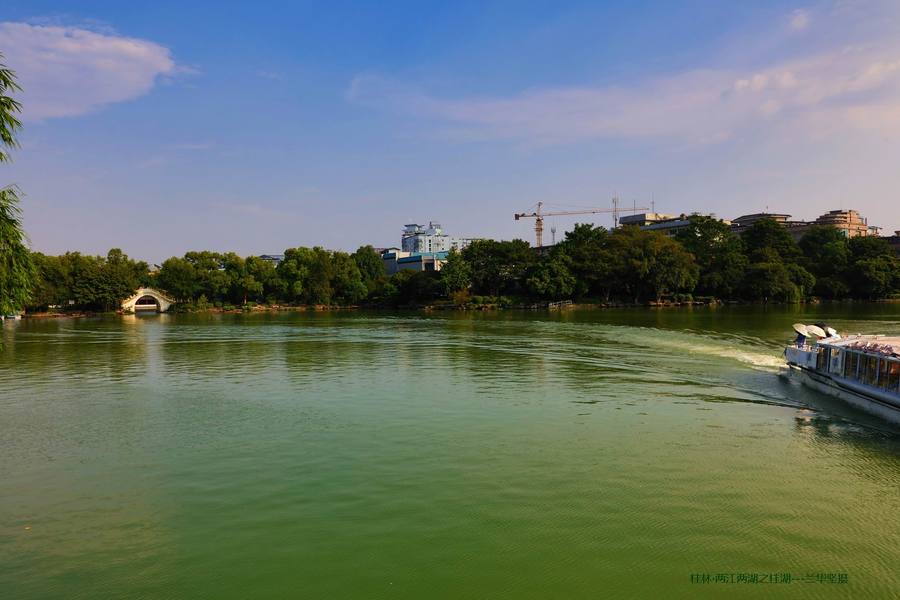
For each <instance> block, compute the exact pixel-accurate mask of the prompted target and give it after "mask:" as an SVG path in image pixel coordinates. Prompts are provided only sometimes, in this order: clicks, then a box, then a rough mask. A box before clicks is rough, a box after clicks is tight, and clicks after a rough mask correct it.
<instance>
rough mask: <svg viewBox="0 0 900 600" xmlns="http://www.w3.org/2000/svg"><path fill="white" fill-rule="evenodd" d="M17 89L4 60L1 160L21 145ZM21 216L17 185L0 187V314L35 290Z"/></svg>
mask: <svg viewBox="0 0 900 600" xmlns="http://www.w3.org/2000/svg"><path fill="white" fill-rule="evenodd" d="M2 58H3V55H2V54H0V59H2ZM17 91H21V88H20V87H19V85H18V83H16V74H15V73H14V72H13V71H12V70H10V69H8V68H7V67H6V66H5V65H4V64H3V63H0V163H3V162H8V161H9V160H10V150H13V149H15V148H17V147H18V145H19V143H18V140H17V139H16V133H17V132H18V131H19V129H20V128H21V127H22V123H21V122H20V121H19V120H18V119H17V118H16V115H17V114H18V113H19V112H21V110H22V105H21V104H19V103H18V102H17V101H16V100H15V99H14V98H12V96H10V94H11V93H13V92H17ZM20 217H21V209H20V208H19V189H18V188H17V187H15V186H8V187H4V188H2V189H0V315H6V314H10V313H13V312H15V311H17V310H19V309H21V308H22V307H23V306H24V305H25V303H26V302H27V301H28V296H29V294H30V292H31V281H32V279H33V274H34V268H33V266H32V263H31V254H30V253H29V251H28V247H27V246H26V245H25V233H24V232H23V231H22V220H21V218H20Z"/></svg>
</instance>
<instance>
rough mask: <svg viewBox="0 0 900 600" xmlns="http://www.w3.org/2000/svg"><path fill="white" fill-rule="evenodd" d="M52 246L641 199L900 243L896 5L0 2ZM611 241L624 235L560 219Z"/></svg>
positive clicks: (251, 242)
mask: <svg viewBox="0 0 900 600" xmlns="http://www.w3.org/2000/svg"><path fill="white" fill-rule="evenodd" d="M0 52H2V53H4V54H5V56H6V58H5V62H6V63H7V64H8V65H9V66H10V67H12V68H14V69H16V70H17V71H18V73H19V76H20V79H21V81H22V84H23V86H24V87H25V88H26V89H25V93H24V94H23V95H22V97H21V100H22V102H23V103H24V105H25V120H26V127H25V130H24V133H23V136H22V141H23V147H22V149H21V150H20V151H18V152H17V154H16V157H15V162H14V163H12V165H8V166H6V167H3V169H2V171H0V175H2V178H0V182H3V183H4V184H5V183H17V184H18V185H19V186H20V187H21V188H22V189H23V191H24V192H25V193H26V195H27V197H26V201H25V206H24V208H25V223H26V226H27V229H28V231H29V234H30V237H31V240H32V245H33V247H34V248H35V249H37V250H41V251H44V252H51V253H57V252H63V251H65V250H68V249H73V250H81V251H83V252H91V253H105V251H106V250H107V249H108V248H110V247H121V248H122V249H124V250H125V251H126V252H127V253H129V254H131V255H132V256H136V257H139V258H144V259H147V260H151V261H159V260H161V259H163V258H165V257H167V256H170V255H180V254H182V253H183V252H185V251H186V250H191V249H215V250H223V251H224V250H234V251H236V252H239V253H241V254H253V253H266V252H278V251H281V250H282V249H284V248H286V247H291V246H300V245H323V246H326V247H329V248H335V249H348V250H352V249H354V248H355V247H356V246H358V245H360V244H363V243H371V244H374V245H376V246H378V245H389V244H396V243H397V242H398V238H399V232H400V228H401V226H402V224H403V223H406V222H410V220H411V221H416V222H427V221H428V220H438V221H440V222H442V223H443V225H444V227H445V229H446V230H448V231H450V232H452V233H455V234H460V235H465V236H473V237H502V238H512V237H523V238H525V239H528V240H531V238H532V231H531V226H532V223H531V222H530V221H520V222H515V221H514V220H513V219H512V214H513V213H514V212H517V211H521V210H525V209H528V208H529V207H531V206H533V205H534V204H535V203H536V202H538V201H543V202H545V203H547V204H548V205H551V206H556V207H559V208H571V207H587V206H601V207H605V206H609V203H610V198H611V197H612V195H613V194H618V195H619V196H621V197H622V199H623V201H624V202H627V203H630V202H632V201H633V202H636V203H638V205H640V204H646V203H648V202H649V201H650V199H651V198H653V200H654V201H655V203H656V208H657V210H659V211H660V212H669V213H676V214H677V213H681V212H693V211H701V212H713V213H715V214H718V215H720V216H722V217H725V218H732V217H735V216H738V215H740V214H744V213H748V212H757V211H763V210H766V208H767V207H768V208H769V209H770V210H772V211H776V212H787V213H790V214H793V215H795V217H797V218H814V217H815V216H817V215H819V214H821V213H822V212H824V211H826V210H829V209H835V208H856V209H858V210H860V211H861V212H862V213H863V215H864V216H866V217H868V218H869V221H870V223H873V224H876V225H879V226H882V227H884V228H885V229H886V230H889V231H892V230H894V229H900V195H898V190H900V167H898V163H900V160H898V159H900V4H898V3H896V2H893V1H890V0H859V1H851V0H829V1H821V2H808V3H785V2H765V1H759V2H752V3H750V2H746V3H744V2H741V3H739V2H710V1H693V2H690V1H689V2H680V3H674V2H667V1H656V2H650V1H647V2H635V1H631V2H606V3H603V2H587V3H560V2H531V3H529V2H471V3H469V2H454V3H433V4H431V5H426V4H425V3H422V2H408V3H400V2H394V3H341V2H327V3H326V2H322V3H315V2H310V3H297V2H290V3H289V2H285V3H280V4H279V3H272V2H268V3H224V2H215V3H213V2H208V3H201V2H194V3H181V2H154V3H122V2H79V3H77V4H76V3H71V2H41V1H39V0H38V1H36V0H28V1H27V2H25V1H17V0H7V1H6V2H5V3H4V4H3V7H2V8H0ZM585 220H594V221H595V222H597V223H598V224H603V225H609V223H610V218H609V217H607V216H605V215H598V216H597V218H596V219H590V218H585V217H582V218H559V219H557V220H555V221H551V222H549V223H548V226H549V225H552V224H555V225H556V226H557V228H558V229H559V231H560V234H559V235H561V232H562V231H563V230H565V229H567V228H570V227H571V226H572V224H573V223H574V222H576V221H585Z"/></svg>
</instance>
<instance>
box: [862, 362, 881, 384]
mask: <svg viewBox="0 0 900 600" xmlns="http://www.w3.org/2000/svg"><path fill="white" fill-rule="evenodd" d="M865 358H866V378H865V380H864V381H865V382H866V383H867V384H869V385H875V381H876V380H877V379H878V357H877V356H867V357H865Z"/></svg>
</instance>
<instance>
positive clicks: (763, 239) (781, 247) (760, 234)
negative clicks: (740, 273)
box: [741, 219, 801, 262]
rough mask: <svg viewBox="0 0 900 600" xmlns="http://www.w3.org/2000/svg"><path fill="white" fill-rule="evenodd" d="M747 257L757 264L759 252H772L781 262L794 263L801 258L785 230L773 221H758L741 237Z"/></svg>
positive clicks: (797, 247)
mask: <svg viewBox="0 0 900 600" xmlns="http://www.w3.org/2000/svg"><path fill="white" fill-rule="evenodd" d="M741 240H742V241H743V242H744V247H745V249H746V253H747V257H748V258H749V259H750V260H751V261H756V262H758V261H759V259H760V252H762V251H764V250H773V251H774V252H775V253H776V254H777V255H778V257H779V259H780V260H782V261H783V262H794V261H796V260H798V259H799V258H800V256H801V252H800V248H799V246H797V242H795V241H794V238H793V237H791V234H790V233H788V230H787V228H785V227H783V226H781V225H779V224H778V222H777V221H776V220H775V219H760V220H759V221H757V222H756V223H754V224H753V225H751V226H750V228H749V229H748V230H747V231H746V232H745V233H744V234H743V235H742V236H741Z"/></svg>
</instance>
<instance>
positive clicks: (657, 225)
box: [619, 212, 729, 235]
mask: <svg viewBox="0 0 900 600" xmlns="http://www.w3.org/2000/svg"><path fill="white" fill-rule="evenodd" d="M692 216H695V214H694V215H685V214H680V215H678V216H675V215H666V214H663V213H657V212H652V213H640V214H636V215H625V216H623V217H619V225H622V226H624V225H632V226H633V225H636V226H638V227H640V228H641V229H645V230H648V231H659V232H661V233H665V234H666V235H675V232H676V231H678V230H679V229H681V228H682V227H687V226H688V225H690V224H691V217H692ZM710 216H713V215H710ZM713 218H715V217H714V216H713ZM724 222H725V223H726V224H727V223H729V221H724Z"/></svg>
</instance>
